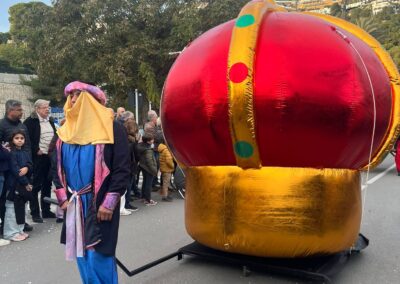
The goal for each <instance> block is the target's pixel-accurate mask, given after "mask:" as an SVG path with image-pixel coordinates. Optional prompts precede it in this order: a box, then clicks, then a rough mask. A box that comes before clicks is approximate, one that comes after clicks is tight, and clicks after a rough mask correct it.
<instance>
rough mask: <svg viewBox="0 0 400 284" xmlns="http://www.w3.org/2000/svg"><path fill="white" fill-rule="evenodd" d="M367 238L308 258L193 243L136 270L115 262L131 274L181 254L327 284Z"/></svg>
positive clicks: (245, 273) (246, 271)
mask: <svg viewBox="0 0 400 284" xmlns="http://www.w3.org/2000/svg"><path fill="white" fill-rule="evenodd" d="M368 243H369V241H368V239H367V238H366V237H364V236H363V235H362V234H360V235H359V236H358V240H357V243H356V244H355V246H354V247H353V248H351V249H349V250H348V251H343V252H341V253H337V254H334V255H327V256H319V257H308V258H264V257H254V256H248V255H241V254H233V253H227V252H223V251H219V250H214V249H211V248H208V247H206V246H203V245H201V244H199V243H197V242H193V243H191V244H189V245H187V246H184V247H182V248H180V249H179V250H178V251H177V252H175V253H172V254H170V255H168V256H165V257H163V258H161V259H159V260H156V261H154V262H151V263H149V264H146V265H144V266H142V267H140V268H138V269H135V270H133V271H129V270H128V269H127V268H126V267H125V266H124V265H123V264H122V263H121V262H120V261H119V260H118V259H117V263H118V265H119V266H120V267H121V269H122V270H123V271H124V272H125V273H126V274H127V275H128V276H133V275H135V274H138V273H140V272H142V271H144V270H147V269H149V268H151V267H153V266H156V265H158V264H160V263H162V262H164V261H166V260H168V259H171V258H174V257H178V260H180V259H182V256H183V255H191V256H197V257H201V258H204V259H207V260H212V261H220V262H223V263H229V264H234V265H238V266H241V268H242V270H243V274H244V275H245V276H248V275H249V274H250V271H251V270H252V269H255V270H261V271H265V272H268V273H274V274H281V275H286V276H292V277H299V278H302V279H307V280H313V281H317V282H324V283H329V282H331V277H332V276H333V275H335V274H336V273H338V272H339V271H340V270H341V269H342V268H343V266H344V264H345V263H346V262H347V260H348V259H349V258H350V257H351V255H352V254H354V253H358V252H360V251H361V250H362V249H364V248H366V247H367V246H368Z"/></svg>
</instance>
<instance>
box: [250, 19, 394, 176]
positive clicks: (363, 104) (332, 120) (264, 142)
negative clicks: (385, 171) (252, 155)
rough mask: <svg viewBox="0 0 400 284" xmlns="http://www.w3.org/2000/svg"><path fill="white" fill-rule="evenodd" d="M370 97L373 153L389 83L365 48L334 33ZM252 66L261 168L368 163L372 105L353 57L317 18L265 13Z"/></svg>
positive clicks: (384, 122) (384, 120)
mask: <svg viewBox="0 0 400 284" xmlns="http://www.w3.org/2000/svg"><path fill="white" fill-rule="evenodd" d="M341 32H342V33H343V34H345V35H346V36H347V37H348V39H349V40H350V42H351V43H353V44H354V46H355V48H356V50H358V52H359V53H360V55H361V57H362V59H363V60H364V61H365V64H366V66H367V69H368V72H369V74H370V76H371V80H372V84H373V87H374V91H375V99H376V109H377V121H376V132H375V139H374V147H373V149H374V152H375V150H377V149H378V147H379V146H380V143H381V141H382V140H383V138H384V136H385V133H386V130H387V129H388V126H389V123H390V116H391V104H392V100H391V96H390V94H391V89H390V84H389V78H388V75H387V73H386V71H385V70H384V67H383V65H382V64H381V62H380V61H379V59H378V57H377V56H376V55H375V53H374V52H373V51H372V49H371V48H369V47H368V46H367V45H366V44H365V43H363V42H362V41H361V40H359V39H358V38H356V37H354V36H352V35H351V34H349V33H347V32H345V31H343V30H341ZM256 54H257V59H256V62H255V82H254V86H255V92H254V102H255V103H254V105H255V121H256V131H257V132H256V136H257V142H258V144H259V148H260V156H261V160H262V164H263V166H281V167H316V168H323V167H324V168H349V169H358V168H360V167H361V166H363V165H365V164H367V163H368V158H369V151H370V145H371V137H372V136H371V135H372V129H373V101H372V93H371V88H370V83H369V79H368V76H367V73H366V71H365V68H364V67H363V64H362V62H361V60H360V57H359V56H358V54H357V53H356V51H355V50H354V48H352V47H351V46H350V44H349V43H348V42H347V41H345V40H344V39H343V38H342V37H341V36H340V35H339V34H338V33H337V32H336V31H335V30H334V29H332V25H331V24H329V23H327V22H324V21H322V20H320V19H318V18H315V17H312V16H309V15H304V14H295V13H280V12H276V13H270V14H268V15H266V16H265V18H264V20H263V24H262V26H261V29H260V33H259V40H258V46H257V49H256Z"/></svg>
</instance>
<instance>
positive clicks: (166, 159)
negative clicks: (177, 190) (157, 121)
mask: <svg viewBox="0 0 400 284" xmlns="http://www.w3.org/2000/svg"><path fill="white" fill-rule="evenodd" d="M158 152H159V153H160V170H161V176H162V179H161V180H162V185H161V191H160V194H161V200H162V201H167V202H171V201H172V197H171V196H169V195H168V186H169V184H170V182H171V177H172V173H173V172H174V158H173V157H172V154H171V152H170V151H169V150H168V148H167V146H166V145H165V141H164V139H163V138H162V139H161V141H160V144H159V145H158Z"/></svg>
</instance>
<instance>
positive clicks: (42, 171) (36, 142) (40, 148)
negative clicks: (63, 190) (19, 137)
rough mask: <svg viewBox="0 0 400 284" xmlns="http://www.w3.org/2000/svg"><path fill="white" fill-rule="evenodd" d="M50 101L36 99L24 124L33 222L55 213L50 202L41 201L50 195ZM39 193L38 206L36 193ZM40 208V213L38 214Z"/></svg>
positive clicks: (39, 221) (54, 130) (52, 125)
mask: <svg viewBox="0 0 400 284" xmlns="http://www.w3.org/2000/svg"><path fill="white" fill-rule="evenodd" d="M49 104H50V102H49V101H46V100H37V101H36V102H35V103H34V107H35V111H34V112H33V113H32V114H31V115H30V117H28V118H27V119H26V120H25V121H24V124H25V125H26V128H27V129H28V133H29V138H30V141H31V152H32V160H33V190H32V196H33V199H32V202H30V208H31V215H32V220H33V222H35V223H43V219H42V217H43V218H55V217H56V215H55V214H54V213H53V212H51V211H50V204H49V203H46V202H44V201H43V199H44V198H45V197H50V190H51V181H52V179H51V176H50V174H49V172H50V166H51V161H50V157H49V155H48V152H49V145H50V142H51V140H52V139H53V136H54V134H55V132H56V128H55V126H54V120H53V118H52V117H50V105H49ZM39 192H41V194H40V207H39V199H38V195H39ZM40 209H41V211H42V214H40Z"/></svg>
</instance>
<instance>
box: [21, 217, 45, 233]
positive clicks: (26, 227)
mask: <svg viewBox="0 0 400 284" xmlns="http://www.w3.org/2000/svg"><path fill="white" fill-rule="evenodd" d="M42 222H43V220H42ZM32 230H33V227H32V226H31V225H29V224H28V223H25V225H24V232H30V231H32Z"/></svg>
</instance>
